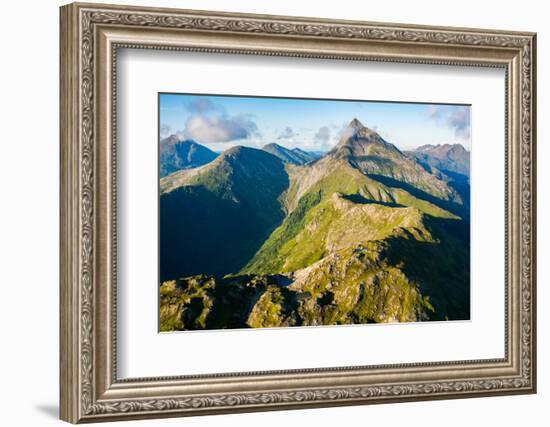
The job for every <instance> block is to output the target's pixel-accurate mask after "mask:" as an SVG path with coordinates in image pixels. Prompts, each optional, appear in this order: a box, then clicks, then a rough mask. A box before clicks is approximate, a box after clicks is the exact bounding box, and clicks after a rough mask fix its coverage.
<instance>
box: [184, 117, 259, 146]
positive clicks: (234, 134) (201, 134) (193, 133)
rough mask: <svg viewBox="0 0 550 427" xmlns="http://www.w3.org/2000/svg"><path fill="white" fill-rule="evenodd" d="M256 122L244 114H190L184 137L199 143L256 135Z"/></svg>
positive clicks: (225, 140)
mask: <svg viewBox="0 0 550 427" xmlns="http://www.w3.org/2000/svg"><path fill="white" fill-rule="evenodd" d="M258 133H259V132H258V127H257V126H256V123H255V122H254V121H253V120H252V119H251V118H250V117H249V116H245V115H240V116H235V117H227V116H224V115H222V116H192V117H190V118H189V119H188V120H187V122H186V123H185V129H184V137H185V138H188V139H193V140H196V141H198V142H201V143H216V142H228V141H234V140H238V139H246V138H249V137H251V136H252V135H258Z"/></svg>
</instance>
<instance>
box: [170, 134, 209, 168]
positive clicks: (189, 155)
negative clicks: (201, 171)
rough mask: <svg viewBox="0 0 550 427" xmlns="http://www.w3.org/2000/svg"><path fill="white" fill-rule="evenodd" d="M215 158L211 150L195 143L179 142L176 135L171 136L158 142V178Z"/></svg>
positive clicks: (203, 163) (200, 164) (188, 141)
mask: <svg viewBox="0 0 550 427" xmlns="http://www.w3.org/2000/svg"><path fill="white" fill-rule="evenodd" d="M217 156H218V155H217V154H216V153H214V152H213V151H212V150H210V149H208V148H206V147H205V146H203V145H200V144H197V143H196V142H195V141H192V140H180V139H179V138H178V136H177V135H171V136H169V137H167V138H164V139H161V140H160V144H159V161H160V176H161V177H164V176H166V175H169V174H171V173H173V172H176V171H179V170H182V169H190V168H196V167H198V166H202V165H205V164H207V163H210V162H211V161H212V160H214V159H215V158H216V157H217Z"/></svg>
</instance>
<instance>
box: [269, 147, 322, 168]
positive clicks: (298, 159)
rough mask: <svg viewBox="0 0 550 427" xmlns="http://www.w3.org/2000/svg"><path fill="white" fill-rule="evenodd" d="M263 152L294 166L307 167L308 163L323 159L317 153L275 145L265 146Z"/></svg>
mask: <svg viewBox="0 0 550 427" xmlns="http://www.w3.org/2000/svg"><path fill="white" fill-rule="evenodd" d="M262 150H264V151H267V152H268V153H271V154H273V155H274V156H277V157H278V158H279V159H281V160H282V161H283V162H285V163H290V164H292V165H305V164H306V163H309V162H312V161H313V160H316V159H318V158H319V157H321V156H320V155H319V154H317V153H312V152H308V151H304V150H301V149H299V148H292V149H290V148H285V147H282V146H280V145H278V144H275V143H271V144H267V145H264V146H263V148H262Z"/></svg>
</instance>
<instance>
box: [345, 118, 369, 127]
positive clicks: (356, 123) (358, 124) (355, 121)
mask: <svg viewBox="0 0 550 427" xmlns="http://www.w3.org/2000/svg"><path fill="white" fill-rule="evenodd" d="M348 127H349V128H353V129H362V128H364V127H365V126H363V123H361V122H360V121H359V120H358V119H357V118H356V117H354V118H353V120H352V121H351V122H349V125H348Z"/></svg>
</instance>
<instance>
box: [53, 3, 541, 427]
mask: <svg viewBox="0 0 550 427" xmlns="http://www.w3.org/2000/svg"><path fill="white" fill-rule="evenodd" d="M60 43H61V49H60V50H61V84H60V92H61V94H60V105H61V107H60V108H61V112H60V116H61V117H60V135H61V176H60V179H61V205H60V210H61V219H60V228H61V236H60V256H61V266H60V267H61V270H60V273H61V274H60V277H61V278H60V307H61V308H60V317H61V319H60V325H61V330H60V337H61V340H60V341H61V344H60V373H61V374H60V383H61V396H60V401H61V405H60V406H61V411H60V412H61V418H62V419H63V420H66V421H69V422H72V423H78V422H90V421H107V420H118V419H130V418H154V417H167V416H184V415H200V414H215V413H227V412H244V411H258V410H276V409H286V408H307V407H320V406H334V405H352V404H368V403H382V402H399V401H410V400H428V399H443V398H459V397H475V396H487V395H496V394H520V393H534V392H535V390H536V336H535V327H536V318H535V314H536V310H535V307H536V304H535V302H536V301H535V290H536V289H535V279H536V274H535V273H536V270H535V269H536V264H535V261H536V257H535V256H536V254H535V248H536V242H535V236H536V217H535V215H536V186H535V176H536V173H535V154H536V153H535V131H536V129H535V122H536V120H535V104H536V103H535V81H536V77H535V69H536V64H535V59H536V57H535V52H536V44H535V43H536V36H535V34H533V33H523V32H522V33H519V32H508V31H488V30H478V29H459V28H443V27H441V28H439V27H424V26H411V25H401V24H382V23H369V22H354V21H331V20H323V19H311V18H296V17H282V16H263V15H243V14H230V13H217V12H200V11H190V10H175V9H157V8H141V7H127V6H112V5H99V4H71V5H67V6H63V7H62V8H61V40H60ZM119 47H125V48H136V49H139V48H151V49H169V50H181V51H185V50H191V51H202V52H221V53H228V54H231V53H241V54H251V55H283V56H298V57H314V58H321V59H324V58H327V59H328V58H338V59H348V60H370V61H373V60H375V61H393V62H405V63H430V64H446V65H471V66H482V67H502V68H504V69H505V70H506V76H507V79H506V90H505V93H503V96H505V97H506V105H507V117H506V139H507V141H506V176H505V177H503V178H504V179H505V182H506V189H507V190H506V212H505V213H504V214H505V216H506V230H505V235H506V254H505V257H506V272H505V273H506V283H505V288H506V290H505V293H506V307H505V312H506V325H505V328H506V334H505V335H506V339H505V341H506V342H505V343H504V345H505V357H504V358H503V359H496V360H470V361H457V362H440V363H438V362H433V363H422V364H404V365H383V366H364V367H337V368H333V369H310V370H291V371H276V372H275V371H274V372H252V373H242V374H235V375H232V374H219V375H208V376H192V377H174V378H138V379H132V380H119V379H117V375H116V357H115V356H116V335H115V334H114V331H115V327H116V322H115V320H116V286H115V283H116V257H115V256H114V254H115V251H116V232H115V221H116V206H115V200H116V198H115V196H116V186H115V180H114V177H115V167H116V158H115V151H114V146H115V145H114V144H115V135H116V133H115V129H116V128H115V127H116V116H115V112H116V110H115V108H114V106H115V102H116V92H115V88H116V73H115V68H114V65H115V64H116V51H117V48H119Z"/></svg>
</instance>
